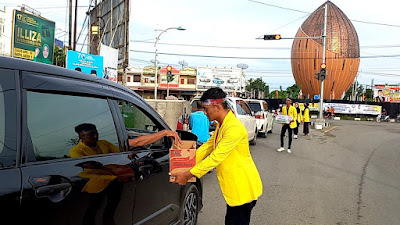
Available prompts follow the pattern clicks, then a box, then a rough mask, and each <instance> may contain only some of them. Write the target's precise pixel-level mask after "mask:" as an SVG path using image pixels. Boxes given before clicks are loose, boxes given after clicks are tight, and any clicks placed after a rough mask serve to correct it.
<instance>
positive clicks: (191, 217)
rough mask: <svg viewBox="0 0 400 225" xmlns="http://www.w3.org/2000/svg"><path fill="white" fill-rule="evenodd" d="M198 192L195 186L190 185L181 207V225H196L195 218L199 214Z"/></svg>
mask: <svg viewBox="0 0 400 225" xmlns="http://www.w3.org/2000/svg"><path fill="white" fill-rule="evenodd" d="M199 201H200V199H199V190H198V189H197V187H196V185H193V184H192V185H190V187H189V188H188V190H187V191H186V194H185V197H184V198H183V202H182V206H181V215H180V221H181V223H180V224H181V225H195V224H197V216H198V214H199V204H200V202H199Z"/></svg>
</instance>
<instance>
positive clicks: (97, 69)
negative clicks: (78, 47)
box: [67, 50, 103, 78]
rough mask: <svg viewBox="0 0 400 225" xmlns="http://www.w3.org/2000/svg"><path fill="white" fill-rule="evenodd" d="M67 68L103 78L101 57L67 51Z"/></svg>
mask: <svg viewBox="0 0 400 225" xmlns="http://www.w3.org/2000/svg"><path fill="white" fill-rule="evenodd" d="M67 68H68V69H71V70H77V71H81V72H83V73H87V74H92V75H95V76H98V77H101V78H103V56H98V55H92V54H87V53H83V52H77V51H72V50H68V55H67Z"/></svg>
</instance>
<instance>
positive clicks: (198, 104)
mask: <svg viewBox="0 0 400 225" xmlns="http://www.w3.org/2000/svg"><path fill="white" fill-rule="evenodd" d="M196 105H197V108H198V109H201V108H202V107H203V103H202V102H201V101H197V104H196Z"/></svg>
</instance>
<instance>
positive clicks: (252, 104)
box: [248, 102, 262, 112]
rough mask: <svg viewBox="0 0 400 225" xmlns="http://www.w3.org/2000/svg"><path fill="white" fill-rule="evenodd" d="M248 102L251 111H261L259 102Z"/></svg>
mask: <svg viewBox="0 0 400 225" xmlns="http://www.w3.org/2000/svg"><path fill="white" fill-rule="evenodd" d="M248 104H249V106H250V109H251V111H253V112H260V111H262V109H261V105H260V103H258V102H249V103H248Z"/></svg>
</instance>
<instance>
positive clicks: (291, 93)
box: [286, 84, 301, 99]
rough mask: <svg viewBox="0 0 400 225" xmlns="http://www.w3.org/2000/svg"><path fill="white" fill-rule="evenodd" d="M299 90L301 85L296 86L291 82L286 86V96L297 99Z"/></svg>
mask: <svg viewBox="0 0 400 225" xmlns="http://www.w3.org/2000/svg"><path fill="white" fill-rule="evenodd" d="M300 90H301V87H299V86H297V84H293V85H292V86H290V87H288V88H286V92H287V95H288V96H287V97H289V98H293V99H299V97H300Z"/></svg>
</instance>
